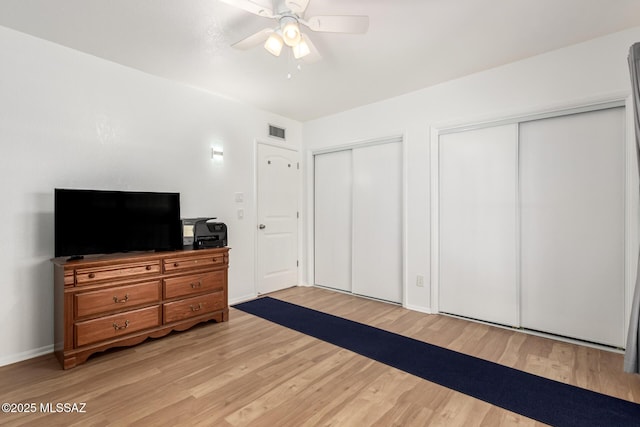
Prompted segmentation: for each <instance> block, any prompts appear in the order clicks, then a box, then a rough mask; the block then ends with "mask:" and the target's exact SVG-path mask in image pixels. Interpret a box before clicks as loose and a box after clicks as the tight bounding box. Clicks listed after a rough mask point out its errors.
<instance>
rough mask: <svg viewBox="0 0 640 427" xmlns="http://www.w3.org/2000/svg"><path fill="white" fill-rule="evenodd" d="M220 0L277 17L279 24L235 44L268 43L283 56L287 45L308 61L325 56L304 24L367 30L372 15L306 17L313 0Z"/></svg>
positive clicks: (314, 28)
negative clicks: (264, 1) (265, 1)
mask: <svg viewBox="0 0 640 427" xmlns="http://www.w3.org/2000/svg"><path fill="white" fill-rule="evenodd" d="M220 1H221V2H223V3H226V4H228V5H230V6H234V7H237V8H238V9H242V10H245V11H247V12H250V13H253V14H254V15H258V16H262V17H264V18H271V19H275V20H276V21H277V24H276V25H275V26H273V27H269V28H265V29H263V30H260V31H258V32H257V33H255V34H252V35H250V36H249V37H246V38H244V39H242V40H240V41H239V42H237V43H234V44H233V45H232V47H234V48H236V49H242V50H246V49H250V48H252V47H255V46H257V45H259V44H262V43H264V48H265V49H266V50H267V51H268V52H269V53H271V54H272V55H275V56H280V53H281V52H282V48H283V47H284V45H287V46H289V47H290V48H291V50H292V51H293V56H294V57H295V58H296V59H301V58H302V59H304V60H305V61H306V62H315V61H317V60H319V59H321V56H320V54H319V53H318V50H317V49H316V48H315V46H314V45H313V43H312V42H311V39H310V38H309V37H308V36H307V35H305V34H302V32H301V30H300V24H302V25H304V26H305V27H307V28H308V29H310V30H311V31H315V32H328V33H349V34H363V33H366V32H367V30H368V28H369V17H368V16H356V15H329V16H324V15H323V16H312V17H310V18H305V17H304V12H305V10H306V9H307V6H308V5H309V1H310V0H273V7H272V8H271V9H269V8H267V7H264V6H262V5H260V4H258V3H255V2H253V1H251V0H220Z"/></svg>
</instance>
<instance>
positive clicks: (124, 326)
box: [113, 320, 129, 331]
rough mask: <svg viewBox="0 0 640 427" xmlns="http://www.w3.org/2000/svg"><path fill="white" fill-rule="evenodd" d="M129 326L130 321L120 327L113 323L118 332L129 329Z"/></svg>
mask: <svg viewBox="0 0 640 427" xmlns="http://www.w3.org/2000/svg"><path fill="white" fill-rule="evenodd" d="M128 326H129V321H128V320H125V321H124V325H122V326H120V325H118V324H117V323H116V322H113V329H114V330H116V331H121V330H123V329H127V327H128Z"/></svg>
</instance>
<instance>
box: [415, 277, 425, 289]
mask: <svg viewBox="0 0 640 427" xmlns="http://www.w3.org/2000/svg"><path fill="white" fill-rule="evenodd" d="M416 286H417V287H419V288H424V276H423V275H421V274H418V276H416Z"/></svg>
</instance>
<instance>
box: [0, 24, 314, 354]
mask: <svg viewBox="0 0 640 427" xmlns="http://www.w3.org/2000/svg"><path fill="white" fill-rule="evenodd" d="M0 64H2V66H0V149H1V154H0V203H1V204H2V206H1V207H0V272H1V276H0V277H1V279H0V293H1V295H2V297H1V298H0V325H2V327H1V328H0V342H1V343H2V346H0V365H3V364H7V363H11V362H14V361H17V360H21V359H24V358H28V357H31V356H34V355H36V354H40V353H46V352H49V351H52V344H53V326H52V322H53V279H52V265H51V263H50V262H49V259H50V258H51V257H52V256H53V239H54V236H53V189H54V188H55V187H68V188H95V189H112V190H137V191H176V192H180V193H181V202H182V216H183V217H192V216H208V215H211V216H218V218H219V219H220V220H222V221H224V222H226V223H227V224H228V227H229V246H231V247H232V250H231V253H230V269H229V297H230V300H231V301H234V300H240V299H243V298H247V297H250V296H253V295H254V294H255V288H254V274H255V265H256V263H255V259H254V243H255V240H254V239H255V206H254V193H253V189H254V163H253V162H254V150H255V143H254V139H255V138H261V139H263V140H268V136H267V135H266V133H267V123H272V124H276V125H281V126H283V127H286V128H287V139H288V143H289V144H291V145H293V146H295V147H299V145H300V141H301V133H302V126H301V124H300V123H298V122H295V121H292V120H289V119H286V118H283V117H280V116H275V115H273V114H270V113H267V112H264V111H261V110H257V109H255V108H253V107H250V106H247V105H242V104H239V103H237V102H234V101H231V100H228V99H225V98H222V97H219V96H214V95H212V94H209V93H206V92H202V91H198V90H195V89H192V88H189V87H186V86H182V85H179V84H175V83H173V82H170V81H167V80H164V79H160V78H156V77H153V76H150V75H147V74H144V73H142V72H139V71H136V70H132V69H129V68H126V67H123V66H120V65H117V64H114V63H111V62H107V61H104V60H101V59H98V58H96V57H93V56H90V55H86V54H83V53H79V52H76V51H73V50H70V49H67V48H64V47H61V46H59V45H55V44H52V43H49V42H45V41H42V40H39V39H37V38H33V37H30V36H27V35H24V34H22V33H18V32H15V31H13V30H9V29H6V28H3V27H0ZM212 144H215V145H218V144H222V145H223V147H224V161H223V162H222V163H216V162H213V161H212V160H211V157H210V150H211V146H212ZM236 192H243V193H244V195H245V197H244V202H243V203H241V204H237V203H236V202H235V200H234V193H236ZM240 207H241V208H244V211H245V217H244V219H243V220H238V219H236V209H237V208H240Z"/></svg>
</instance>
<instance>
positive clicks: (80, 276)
mask: <svg viewBox="0 0 640 427" xmlns="http://www.w3.org/2000/svg"><path fill="white" fill-rule="evenodd" d="M150 274H160V260H154V261H144V262H136V263H131V264H118V265H110V266H106V267H89V268H79V269H77V270H76V284H77V285H89V284H92V283H96V282H100V281H103V280H118V279H128V278H131V277H139V276H143V275H150Z"/></svg>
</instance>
